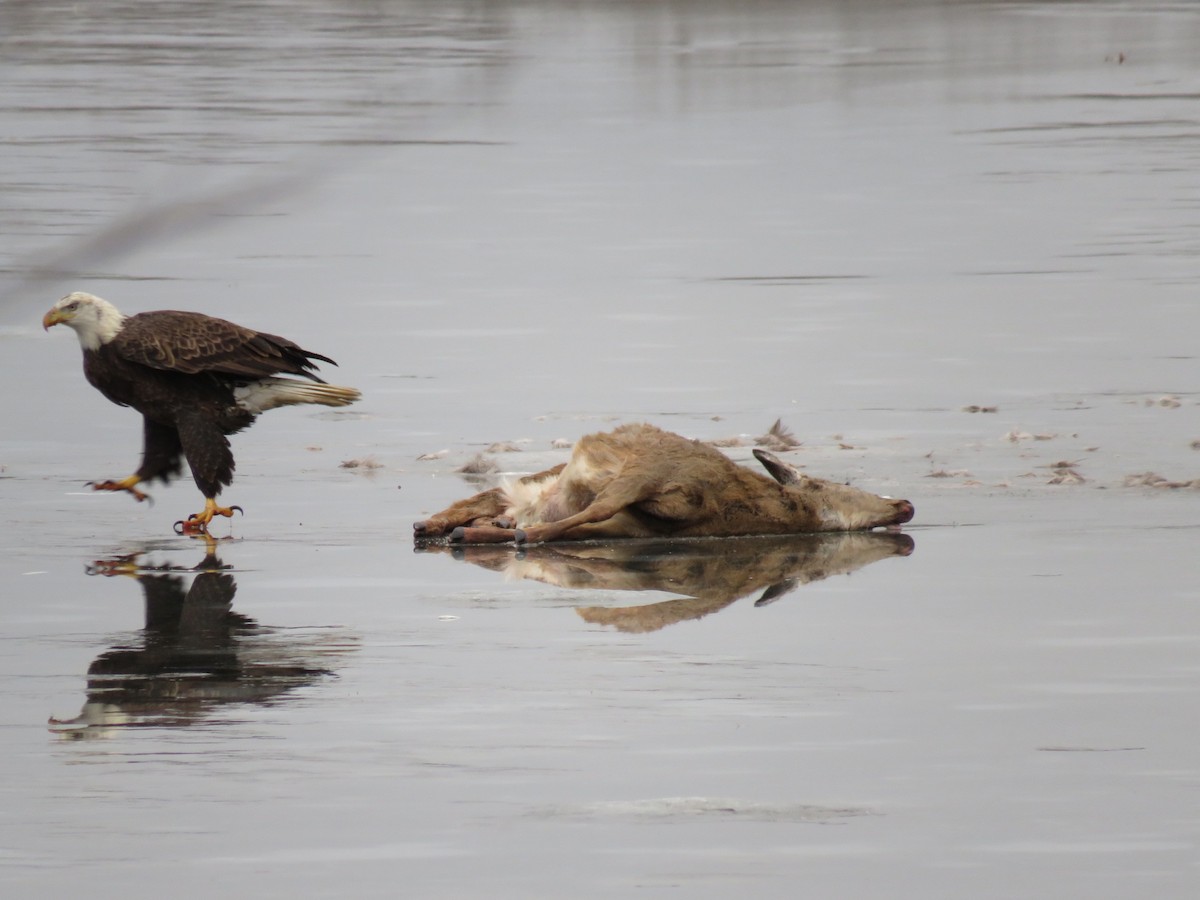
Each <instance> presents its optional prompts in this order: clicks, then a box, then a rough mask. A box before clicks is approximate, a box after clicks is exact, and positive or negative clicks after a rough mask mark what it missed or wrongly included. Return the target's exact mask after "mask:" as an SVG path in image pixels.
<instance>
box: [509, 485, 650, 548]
mask: <svg viewBox="0 0 1200 900" xmlns="http://www.w3.org/2000/svg"><path fill="white" fill-rule="evenodd" d="M660 492H661V489H660V487H659V485H658V483H657V482H656V481H654V480H651V479H644V478H642V477H638V476H636V475H630V474H623V475H618V476H616V478H614V479H613V480H612V481H611V482H609V484H608V485H607V486H606V487H605V488H604V489H603V490H602V491H600V493H599V494H597V495H596V497H595V499H594V500H592V502H591V503H589V504H588V505H587V506H586V507H584V508H583V509H582V510H580V511H579V512H577V513H575V514H574V515H572V516H567V517H566V518H564V519H559V520H558V521H556V522H546V523H545V524H542V525H531V526H530V527H528V528H518V529H517V531H516V535H515V540H516V542H517V543H518V544H526V543H527V544H540V543H543V542H545V541H558V540H579V539H580V538H582V537H585V536H593V537H600V536H604V537H635V536H637V535H636V534H633V533H631V531H630V529H629V528H628V527H627V525H626V522H627V517H625V516H620V513H622V512H623V511H624V510H626V509H627V508H629V507H630V506H633V504H635V503H638V502H640V501H643V500H647V499H649V498H651V497H654V496H656V495H658V494H659V493H660ZM618 516H620V522H614V523H612V525H613V527H611V528H605V527H604V525H605V524H608V523H609V521H610V520H612V519H614V518H615V517H618ZM580 526H596V527H593V528H588V529H586V530H587V531H589V532H591V534H590V535H584V534H570V532H572V531H573V530H574V531H577V530H580Z"/></svg>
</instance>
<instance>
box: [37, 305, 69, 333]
mask: <svg viewBox="0 0 1200 900" xmlns="http://www.w3.org/2000/svg"><path fill="white" fill-rule="evenodd" d="M69 318H71V317H70V316H68V315H66V314H64V313H63V311H62V310H61V309H52V310H50V312H48V313H46V315H44V316H42V328H43V329H44V330H46V331H49V330H50V326H51V325H58V324H59V323H60V322H65V321H67V320H68V319H69Z"/></svg>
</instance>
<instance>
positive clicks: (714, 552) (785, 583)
mask: <svg viewBox="0 0 1200 900" xmlns="http://www.w3.org/2000/svg"><path fill="white" fill-rule="evenodd" d="M914 547H915V544H914V542H913V539H912V538H911V537H910V536H909V535H907V534H903V533H901V532H875V531H859V532H844V533H834V534H798V535H785V536H777V537H745V538H719V539H713V538H698V539H678V538H676V539H672V540H622V541H610V542H606V543H599V542H597V543H587V542H569V543H567V542H560V543H554V544H540V545H535V546H530V547H526V548H523V549H520V550H517V551H514V549H513V547H512V546H511V545H497V544H473V545H461V544H449V545H447V544H443V543H432V542H431V543H428V544H424V545H418V547H417V550H418V552H441V553H450V554H452V555H453V556H454V558H455V559H460V560H463V561H465V562H470V563H474V564H475V565H477V566H482V567H484V568H485V569H493V570H495V571H498V572H503V573H504V575H505V576H506V577H508V578H513V579H521V578H529V579H532V580H534V581H541V582H544V583H546V584H552V585H555V586H556V587H563V588H572V589H584V590H608V591H666V592H669V593H672V594H682V595H683V596H682V597H680V598H678V599H674V600H663V601H661V602H659V603H650V604H646V605H642V606H624V607H613V606H579V607H576V608H575V611H576V612H577V613H578V614H579V615H580V616H581V617H582V618H583V619H584V620H585V621H587V622H591V623H594V624H598V625H611V626H612V627H614V628H616V629H617V630H618V631H627V632H647V631H657V630H658V629H660V628H664V627H666V626H667V625H673V624H675V623H676V622H684V621H687V620H689V619H699V618H701V617H703V616H707V615H709V614H710V613H714V612H717V611H718V610H721V609H724V608H725V607H727V606H729V605H730V604H731V603H733V602H734V601H736V600H739V599H741V598H742V597H746V596H748V595H750V594H755V593H757V594H759V597H758V599H757V600H756V601H755V604H754V605H755V606H765V605H766V604H768V603H771V602H773V601H774V600H777V599H778V598H780V597H782V596H783V595H784V594H786V593H788V592H790V591H793V590H795V589H796V588H797V587H799V586H801V585H804V584H809V583H811V582H814V581H820V580H822V579H824V578H829V577H831V576H833V575H848V574H850V573H851V572H854V571H856V570H857V569H861V568H862V567H863V566H866V565H870V564H871V563H874V562H878V561H879V560H881V559H887V558H888V557H892V556H909V555H910V554H911V553H912V552H913V548H914Z"/></svg>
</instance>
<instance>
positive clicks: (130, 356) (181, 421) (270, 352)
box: [42, 291, 361, 532]
mask: <svg viewBox="0 0 1200 900" xmlns="http://www.w3.org/2000/svg"><path fill="white" fill-rule="evenodd" d="M60 324H61V325H66V326H68V327H70V328H72V329H74V331H75V333H76V334H77V335H78V336H79V343H80V344H81V345H82V347H83V374H84V375H85V376H86V377H87V380H88V381H89V382H91V384H92V386H93V387H95V388H96V389H97V390H99V391H100V393H102V394H103V395H104V396H105V397H107V398H108V399H109V400H111V401H112V402H113V403H116V404H118V405H120V406H132V407H133V408H134V409H136V410H137V411H138V412H140V413H141V414H142V419H143V441H144V443H143V449H142V464H141V465H140V466H139V467H138V470H137V471H136V472H134V473H133V474H132V475H130V476H129V477H128V478H123V479H121V480H120V481H97V482H92V487H93V488H94V489H95V490H98V491H127V492H128V493H130V494H132V495H133V496H134V497H135V498H136V499H137V500H139V501H141V500H145V499H146V496H147V495H146V494H144V493H142V491H140V490H138V488H137V485H139V484H141V483H142V482H152V481H154V480H155V479H156V478H157V479H160V480H161V481H162V482H163V483H164V484H166V483H167V482H169V481H170V480H171V478H172V477H173V476H176V475H179V474H180V471H181V466H180V458H181V457H183V458H186V459H187V462H188V466H189V467H190V468H191V470H192V478H194V479H195V481H196V486H197V487H198V488H200V491H201V492H202V493H203V494H204V509H203V510H202V511H201V512H198V513H195V514H193V515H190V516H188V517H187V518H186V519H184V520H182V521H180V522H176V523H175V524H176V527H177V530H182V531H184V532H202V531H206V530H207V528H208V523H209V522H211V521H212V519H213V517H214V516H232V515H233V511H234V510H235V509H236V510H238V511H239V512H240V511H241V507H237V506H218V505H217V501H216V498H217V495H218V494H219V493H220V492H221V488H223V487H226V486H228V485H229V484H230V482H232V481H233V468H234V462H233V453H232V452H231V450H230V448H229V439H228V438H227V437H226V436H227V435H230V434H234V433H235V432H238V431H241V430H242V429H243V428H246V427H247V426H248V425H250V424H251V423H252V422H253V421H254V419H255V418H256V417H257V416H258V414H259V413H262V412H265V411H266V410H268V409H274V408H275V407H277V406H291V405H293V404H297V403H318V404H321V405H322V406H346V405H348V404H350V403H353V402H354V401H355V400H357V399H358V398H359V397H360V396H361V395H360V394H359V392H358V391H356V390H355V389H354V388H347V387H336V386H334V385H330V384H326V383H325V382H324V381H322V380H321V379H320V378H318V377H317V376H316V375H315V374H313V372H314V370H315V369H316V368H317V365H316V363H315V362H314V360H320V361H321V362H327V363H331V364H333V365H337V363H334V362H333V360H332V359H330V358H329V357H327V356H322V355H321V354H319V353H313V352H311V351H309V350H304V349H302V348H301V347H299V346H298V345H296V344H295V343H293V342H292V341H289V340H288V339H287V338H282V337H277V336H276V335H273V334H263V333H261V332H257V331H251V330H250V329H249V328H243V327H242V326H240V325H235V324H233V323H232V322H226V321H225V320H224V319H216V318H213V317H212V316H206V315H202V314H200V313H194V312H179V311H176V310H160V311H158V312H144V313H139V314H137V315H135V316H124V315H122V314H121V312H120V311H119V310H118V309H117V308H116V307H115V306H113V305H112V304H111V303H108V302H107V301H105V300H101V299H100V298H99V297H95V296H93V295H92V294H85V293H82V292H78V291H77V292H76V293H73V294H68V295H67V296H65V297H63V298H62V299H61V300H59V301H58V302H57V303H55V304H54V306H53V307H51V308H50V311H49V312H48V313H46V315H45V317H44V318H43V319H42V325H43V327H45V328H46V329H49V328H50V327H51V326H52V325H60ZM279 375H299V376H301V377H303V378H306V379H308V380H307V381H297V380H296V379H294V378H279V377H277V376H279Z"/></svg>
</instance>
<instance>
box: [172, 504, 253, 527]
mask: <svg viewBox="0 0 1200 900" xmlns="http://www.w3.org/2000/svg"><path fill="white" fill-rule="evenodd" d="M235 510H236V511H237V512H240V513H241V514H242V515H245V514H246V511H245V510H244V509H242V508H241V507H240V506H218V505H217V501H216V498H214V497H205V498H204V509H202V510H201V511H200V512H198V513H192V514H191V515H190V516H188V517H187V518H186V519H180V520H179V521H178V522H176V523H175V532H176V533H177V534H206V533H207V532H208V523H209V522H211V521H212V520H213V517H215V516H225V517H226V518H227V519H228V518H233V513H234V511H235Z"/></svg>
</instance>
